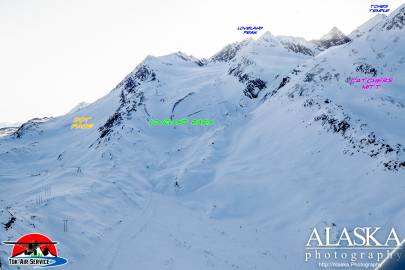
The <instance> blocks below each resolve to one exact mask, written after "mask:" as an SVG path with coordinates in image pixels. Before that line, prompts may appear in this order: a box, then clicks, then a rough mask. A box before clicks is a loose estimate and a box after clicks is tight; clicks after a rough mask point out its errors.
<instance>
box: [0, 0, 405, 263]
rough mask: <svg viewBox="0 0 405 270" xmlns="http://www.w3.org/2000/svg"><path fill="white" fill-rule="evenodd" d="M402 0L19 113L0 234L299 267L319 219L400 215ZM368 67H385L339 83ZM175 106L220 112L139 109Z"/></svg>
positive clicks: (186, 258)
mask: <svg viewBox="0 0 405 270" xmlns="http://www.w3.org/2000/svg"><path fill="white" fill-rule="evenodd" d="M404 10H405V7H404V6H402V7H401V8H400V9H398V10H397V11H395V12H393V13H392V14H391V15H390V16H389V17H387V18H386V19H384V21H383V22H382V23H381V25H380V27H376V28H373V29H372V30H371V31H370V32H369V33H368V34H367V35H362V36H360V37H358V38H355V39H354V40H352V41H351V42H349V43H345V44H342V45H340V46H337V47H335V46H334V47H331V48H328V49H327V50H325V51H323V52H321V51H320V50H319V49H317V48H318V47H317V45H316V44H314V43H312V42H307V41H305V40H303V39H299V38H292V37H275V36H273V35H271V34H270V33H265V34H264V35H263V36H262V37H261V38H259V39H258V40H256V41H253V40H247V41H244V42H242V43H237V44H233V45H230V46H228V47H226V48H225V49H224V50H222V51H221V52H219V53H218V54H217V55H215V56H214V57H213V58H211V59H210V60H209V61H203V60H198V59H195V58H194V57H191V56H187V55H185V54H183V53H180V52H179V53H175V54H171V55H167V56H163V57H152V56H149V57H147V58H146V59H145V60H144V61H143V62H142V63H141V64H139V65H138V66H137V67H136V68H135V70H134V71H133V72H131V73H130V74H129V75H128V76H127V77H126V78H125V79H124V80H123V81H122V82H121V83H119V84H118V85H117V87H116V88H115V89H114V90H113V91H111V93H110V94H109V95H107V96H105V97H103V98H101V99H100V100H98V101H96V102H95V103H92V104H90V105H88V106H86V107H84V108H82V109H81V110H80V111H79V112H72V113H70V114H67V115H65V116H62V117H57V118H51V119H35V120H32V121H30V122H28V123H26V124H24V125H23V126H21V127H20V128H19V130H18V131H17V132H16V133H15V134H14V135H11V136H6V137H2V138H1V139H0V161H1V162H0V184H1V186H2V193H1V198H0V213H1V215H0V219H1V220H0V222H1V223H4V224H9V226H8V228H7V229H6V226H4V229H3V228H0V238H1V239H5V240H15V239H16V238H18V236H20V235H21V234H24V233H28V232H32V231H37V232H41V233H44V234H47V235H49V236H51V238H52V239H53V240H56V241H58V242H60V244H59V245H58V247H59V252H60V254H61V256H64V257H67V258H68V259H69V261H70V262H69V264H68V265H67V266H66V269H100V270H101V269H132V268H133V267H138V268H140V269H153V270H158V269H190V268H192V269H221V270H224V269H294V270H296V269H304V270H305V269H314V268H315V267H317V266H316V265H312V264H309V263H308V264H304V262H303V260H304V253H303V247H304V245H305V243H306V241H307V239H308V236H309V233H310V230H311V229H312V228H313V227H314V226H323V225H331V224H335V226H357V225H381V226H384V225H390V226H394V227H401V226H402V227H403V224H405V222H404V221H405V220H404V218H403V217H404V211H405V209H404V207H403V204H402V201H401V194H402V193H403V190H404V189H405V183H404V182H403V179H404V166H403V165H402V163H403V162H404V154H405V153H404V150H403V145H404V144H405V142H404V140H405V136H404V135H405V134H404V130H405V126H404V123H405V122H404V121H403V120H404V119H403V117H404V113H403V112H404V108H405V106H404V105H402V104H405V101H404V98H405V96H404V92H403V91H401V90H402V89H403V88H404V85H405V82H404V81H403V80H404V79H403V77H401V76H400V74H403V73H404V71H405V68H404V63H405V55H404V50H403V48H404V46H405V44H404V42H405V41H404V40H403V39H402V38H401V36H404V29H403V28H402V27H401V26H402V25H404V20H403V14H404ZM370 76H374V77H393V79H394V80H393V82H392V83H391V84H387V85H384V87H381V88H379V89H375V90H374V89H373V90H368V91H365V90H363V89H361V87H360V86H359V85H358V84H357V85H354V84H349V83H348V82H350V80H351V78H353V77H370ZM74 117H91V121H90V122H91V123H94V128H92V129H81V130H80V129H71V128H70V125H71V124H72V123H73V118H74ZM181 118H188V119H207V118H208V119H209V118H211V119H214V120H215V124H214V125H212V126H193V125H184V126H150V125H149V124H148V123H147V121H148V120H149V119H181ZM176 182H177V184H178V186H177V185H175V183H176ZM392 187H395V188H394V189H393V188H392ZM376 194H378V196H377V195H376ZM376 198H378V199H376ZM13 217H14V218H15V220H14V221H13ZM64 219H67V220H68V232H63V220H64ZM8 251H9V248H8V247H4V246H0V259H1V263H2V267H3V268H5V269H10V267H9V266H8V265H6V264H5V261H6V258H7V256H8ZM100 255H101V256H100ZM103 255H104V256H103ZM100 257H102V259H100Z"/></svg>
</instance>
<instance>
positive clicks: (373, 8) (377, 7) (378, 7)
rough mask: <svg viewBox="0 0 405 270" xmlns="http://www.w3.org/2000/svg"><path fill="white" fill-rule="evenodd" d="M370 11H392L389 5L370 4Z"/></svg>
mask: <svg viewBox="0 0 405 270" xmlns="http://www.w3.org/2000/svg"><path fill="white" fill-rule="evenodd" d="M370 7H371V8H370V12H388V11H390V9H389V8H387V7H388V5H370Z"/></svg>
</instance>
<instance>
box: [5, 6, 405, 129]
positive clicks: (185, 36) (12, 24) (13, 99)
mask: <svg viewBox="0 0 405 270" xmlns="http://www.w3.org/2000/svg"><path fill="white" fill-rule="evenodd" d="M375 2H376V1H370V0H306V1H302V0H291V1H290V0H282V1H274V0H249V1H246V0H245V1H242V0H143V1H140V0H110V1H105V0H0V122H22V121H26V120H28V119H31V118H33V117H43V116H57V115H61V114H64V113H66V112H67V111H69V110H70V109H71V108H72V107H74V106H75V105H77V104H78V103H79V102H81V101H87V102H93V101H95V100H96V99H98V98H100V97H102V96H103V95H105V94H107V93H108V92H109V91H110V90H111V89H112V88H113V87H114V86H115V85H116V84H118V83H119V81H120V80H122V79H123V78H124V76H125V75H127V74H128V73H129V72H131V71H132V69H133V68H134V67H135V66H136V65H137V64H138V63H139V62H140V61H142V60H143V59H144V58H145V57H146V56H147V55H155V56H159V55H164V54H169V53H172V52H177V51H183V52H185V53H186V54H192V55H194V56H196V57H199V58H201V57H205V58H208V57H210V56H212V55H213V54H214V53H216V52H217V51H219V50H220V49H221V48H222V47H224V46H225V45H226V44H228V43H231V42H235V41H239V40H242V39H243V38H246V35H245V36H243V35H242V34H241V33H242V32H241V31H238V30H237V27H238V26H245V25H252V26H254V25H257V26H263V27H264V29H263V30H262V31H261V32H259V33H264V31H270V32H272V33H273V34H275V35H291V36H301V37H304V38H307V39H313V38H319V37H320V36H322V35H323V34H326V33H327V32H328V31H329V30H330V29H331V28H332V27H333V26H337V27H338V28H339V29H341V30H342V31H343V32H344V33H346V34H348V33H350V32H351V31H352V30H354V29H355V28H356V27H357V26H359V25H360V24H362V23H363V22H365V21H366V20H368V19H369V18H371V17H372V16H373V15H374V14H372V13H369V10H368V8H369V5H370V4H376V3H375ZM377 2H381V3H380V4H389V5H390V8H391V10H392V9H394V8H396V7H398V6H399V5H400V4H401V3H399V2H396V3H393V2H394V1H392V0H385V1H377ZM254 38H257V37H254Z"/></svg>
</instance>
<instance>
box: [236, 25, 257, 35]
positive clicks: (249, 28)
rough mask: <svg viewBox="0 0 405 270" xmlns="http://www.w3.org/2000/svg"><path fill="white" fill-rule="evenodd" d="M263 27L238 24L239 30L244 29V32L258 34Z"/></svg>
mask: <svg viewBox="0 0 405 270" xmlns="http://www.w3.org/2000/svg"><path fill="white" fill-rule="evenodd" d="M262 29H263V26H253V27H252V26H238V30H243V34H247V35H256V34H257V31H260V30H262Z"/></svg>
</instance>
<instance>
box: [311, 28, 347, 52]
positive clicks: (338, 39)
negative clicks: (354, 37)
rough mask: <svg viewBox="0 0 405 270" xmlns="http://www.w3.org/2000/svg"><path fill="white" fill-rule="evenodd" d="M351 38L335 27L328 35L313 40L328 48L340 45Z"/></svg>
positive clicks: (323, 47)
mask: <svg viewBox="0 0 405 270" xmlns="http://www.w3.org/2000/svg"><path fill="white" fill-rule="evenodd" d="M350 40H351V39H350V38H349V37H348V36H346V35H345V34H343V32H342V31H340V30H339V29H338V28H337V27H333V28H332V29H331V30H330V31H329V32H328V33H327V34H326V35H324V36H322V37H321V38H320V39H319V40H314V41H313V42H314V43H316V44H318V45H319V46H320V47H321V48H322V49H328V48H330V47H332V46H338V45H342V44H345V43H347V42H349V41H350Z"/></svg>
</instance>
